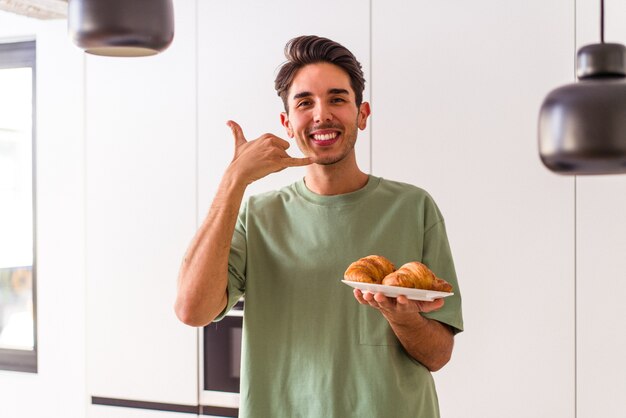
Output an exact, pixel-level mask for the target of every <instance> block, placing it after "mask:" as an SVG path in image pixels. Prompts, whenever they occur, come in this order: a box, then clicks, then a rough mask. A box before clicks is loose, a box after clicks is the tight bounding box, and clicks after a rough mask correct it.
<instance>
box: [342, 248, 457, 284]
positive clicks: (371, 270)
mask: <svg viewBox="0 0 626 418" xmlns="http://www.w3.org/2000/svg"><path fill="white" fill-rule="evenodd" d="M344 279H345V280H348V281H351V282H363V283H374V284H382V285H385V286H399V287H409V288H414V289H425V290H434V291H438V292H451V291H452V286H451V285H450V283H448V282H446V281H445V280H443V279H440V278H439V277H437V276H435V273H433V272H432V271H431V270H430V269H429V268H428V267H426V265H425V264H422V263H420V262H418V261H412V262H410V263H406V264H404V265H403V266H402V267H400V268H399V269H397V270H396V268H395V266H394V265H393V263H392V262H391V261H389V260H388V259H386V258H385V257H383V256H380V255H370V256H367V257H363V258H361V259H359V260H357V261H355V262H354V263H352V264H350V265H349V266H348V269H347V270H346V272H345V273H344Z"/></svg>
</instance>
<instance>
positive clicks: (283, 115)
mask: <svg viewBox="0 0 626 418" xmlns="http://www.w3.org/2000/svg"><path fill="white" fill-rule="evenodd" d="M280 124H281V125H283V126H284V127H285V130H286V131H287V135H289V138H293V129H291V123H290V122H289V115H288V114H287V112H281V113H280Z"/></svg>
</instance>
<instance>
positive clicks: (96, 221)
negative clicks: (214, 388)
mask: <svg viewBox="0 0 626 418" xmlns="http://www.w3.org/2000/svg"><path fill="white" fill-rule="evenodd" d="M175 16H176V35H175V39H174V43H173V44H172V45H171V47H170V48H169V49H168V50H166V51H165V52H164V53H162V54H160V55H157V56H154V57H146V58H107V57H97V56H88V57H87V62H86V85H85V92H86V93H85V105H86V114H87V117H86V132H85V134H86V152H85V158H86V167H87V168H86V206H85V211H86V215H85V216H86V273H87V311H88V317H87V376H88V387H87V392H88V395H89V396H98V397H104V398H120V399H131V400H138V401H151V402H161V403H173V404H187V405H193V404H197V373H198V371H197V368H198V361H197V331H196V330H195V329H194V328H191V327H187V326H185V325H183V324H182V323H180V322H179V321H178V319H177V318H176V316H175V314H174V310H173V305H174V299H175V295H176V277H177V274H178V268H179V266H180V262H181V260H182V256H183V254H184V251H185V248H186V246H187V244H188V242H189V240H190V239H191V237H192V235H193V233H194V231H195V226H196V221H195V216H196V215H195V212H196V209H195V205H196V184H195V179H196V171H195V155H196V144H195V138H196V131H195V126H196V107H195V104H196V82H195V74H196V67H195V64H196V61H195V45H196V43H195V29H196V24H195V22H196V2H193V1H188V0H179V1H176V2H175ZM59 303H62V301H59ZM111 410H112V411H113V409H111ZM146 414H148V413H146Z"/></svg>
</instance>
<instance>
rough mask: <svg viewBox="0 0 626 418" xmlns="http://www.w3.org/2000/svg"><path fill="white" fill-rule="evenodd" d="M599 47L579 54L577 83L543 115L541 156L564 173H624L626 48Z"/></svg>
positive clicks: (548, 102) (555, 96)
mask: <svg viewBox="0 0 626 418" xmlns="http://www.w3.org/2000/svg"><path fill="white" fill-rule="evenodd" d="M600 39H601V43H599V44H592V45H587V46H583V47H582V48H580V49H579V50H578V53H577V76H578V80H579V82H578V83H573V84H568V85H566V86H563V87H559V88H557V89H555V90H553V91H551V92H550V93H549V94H548V96H547V97H546V99H545V100H544V102H543V104H542V106H541V111H540V112H539V154H540V157H541V161H542V162H543V163H544V165H545V166H546V167H547V168H548V169H550V170H552V171H554V172H556V173H560V174H623V173H626V47H624V45H621V44H615V43H604V0H601V3H600Z"/></svg>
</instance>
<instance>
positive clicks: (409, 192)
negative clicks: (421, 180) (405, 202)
mask: <svg viewBox="0 0 626 418" xmlns="http://www.w3.org/2000/svg"><path fill="white" fill-rule="evenodd" d="M378 189H379V192H380V193H384V194H391V195H395V196H403V197H405V198H410V199H417V200H420V201H430V202H433V203H434V199H433V198H432V196H431V195H430V193H428V192H427V191H426V190H425V189H423V188H421V187H418V186H415V185H413V184H409V183H403V182H401V181H395V180H388V179H384V178H381V179H380V185H379V187H378Z"/></svg>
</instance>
